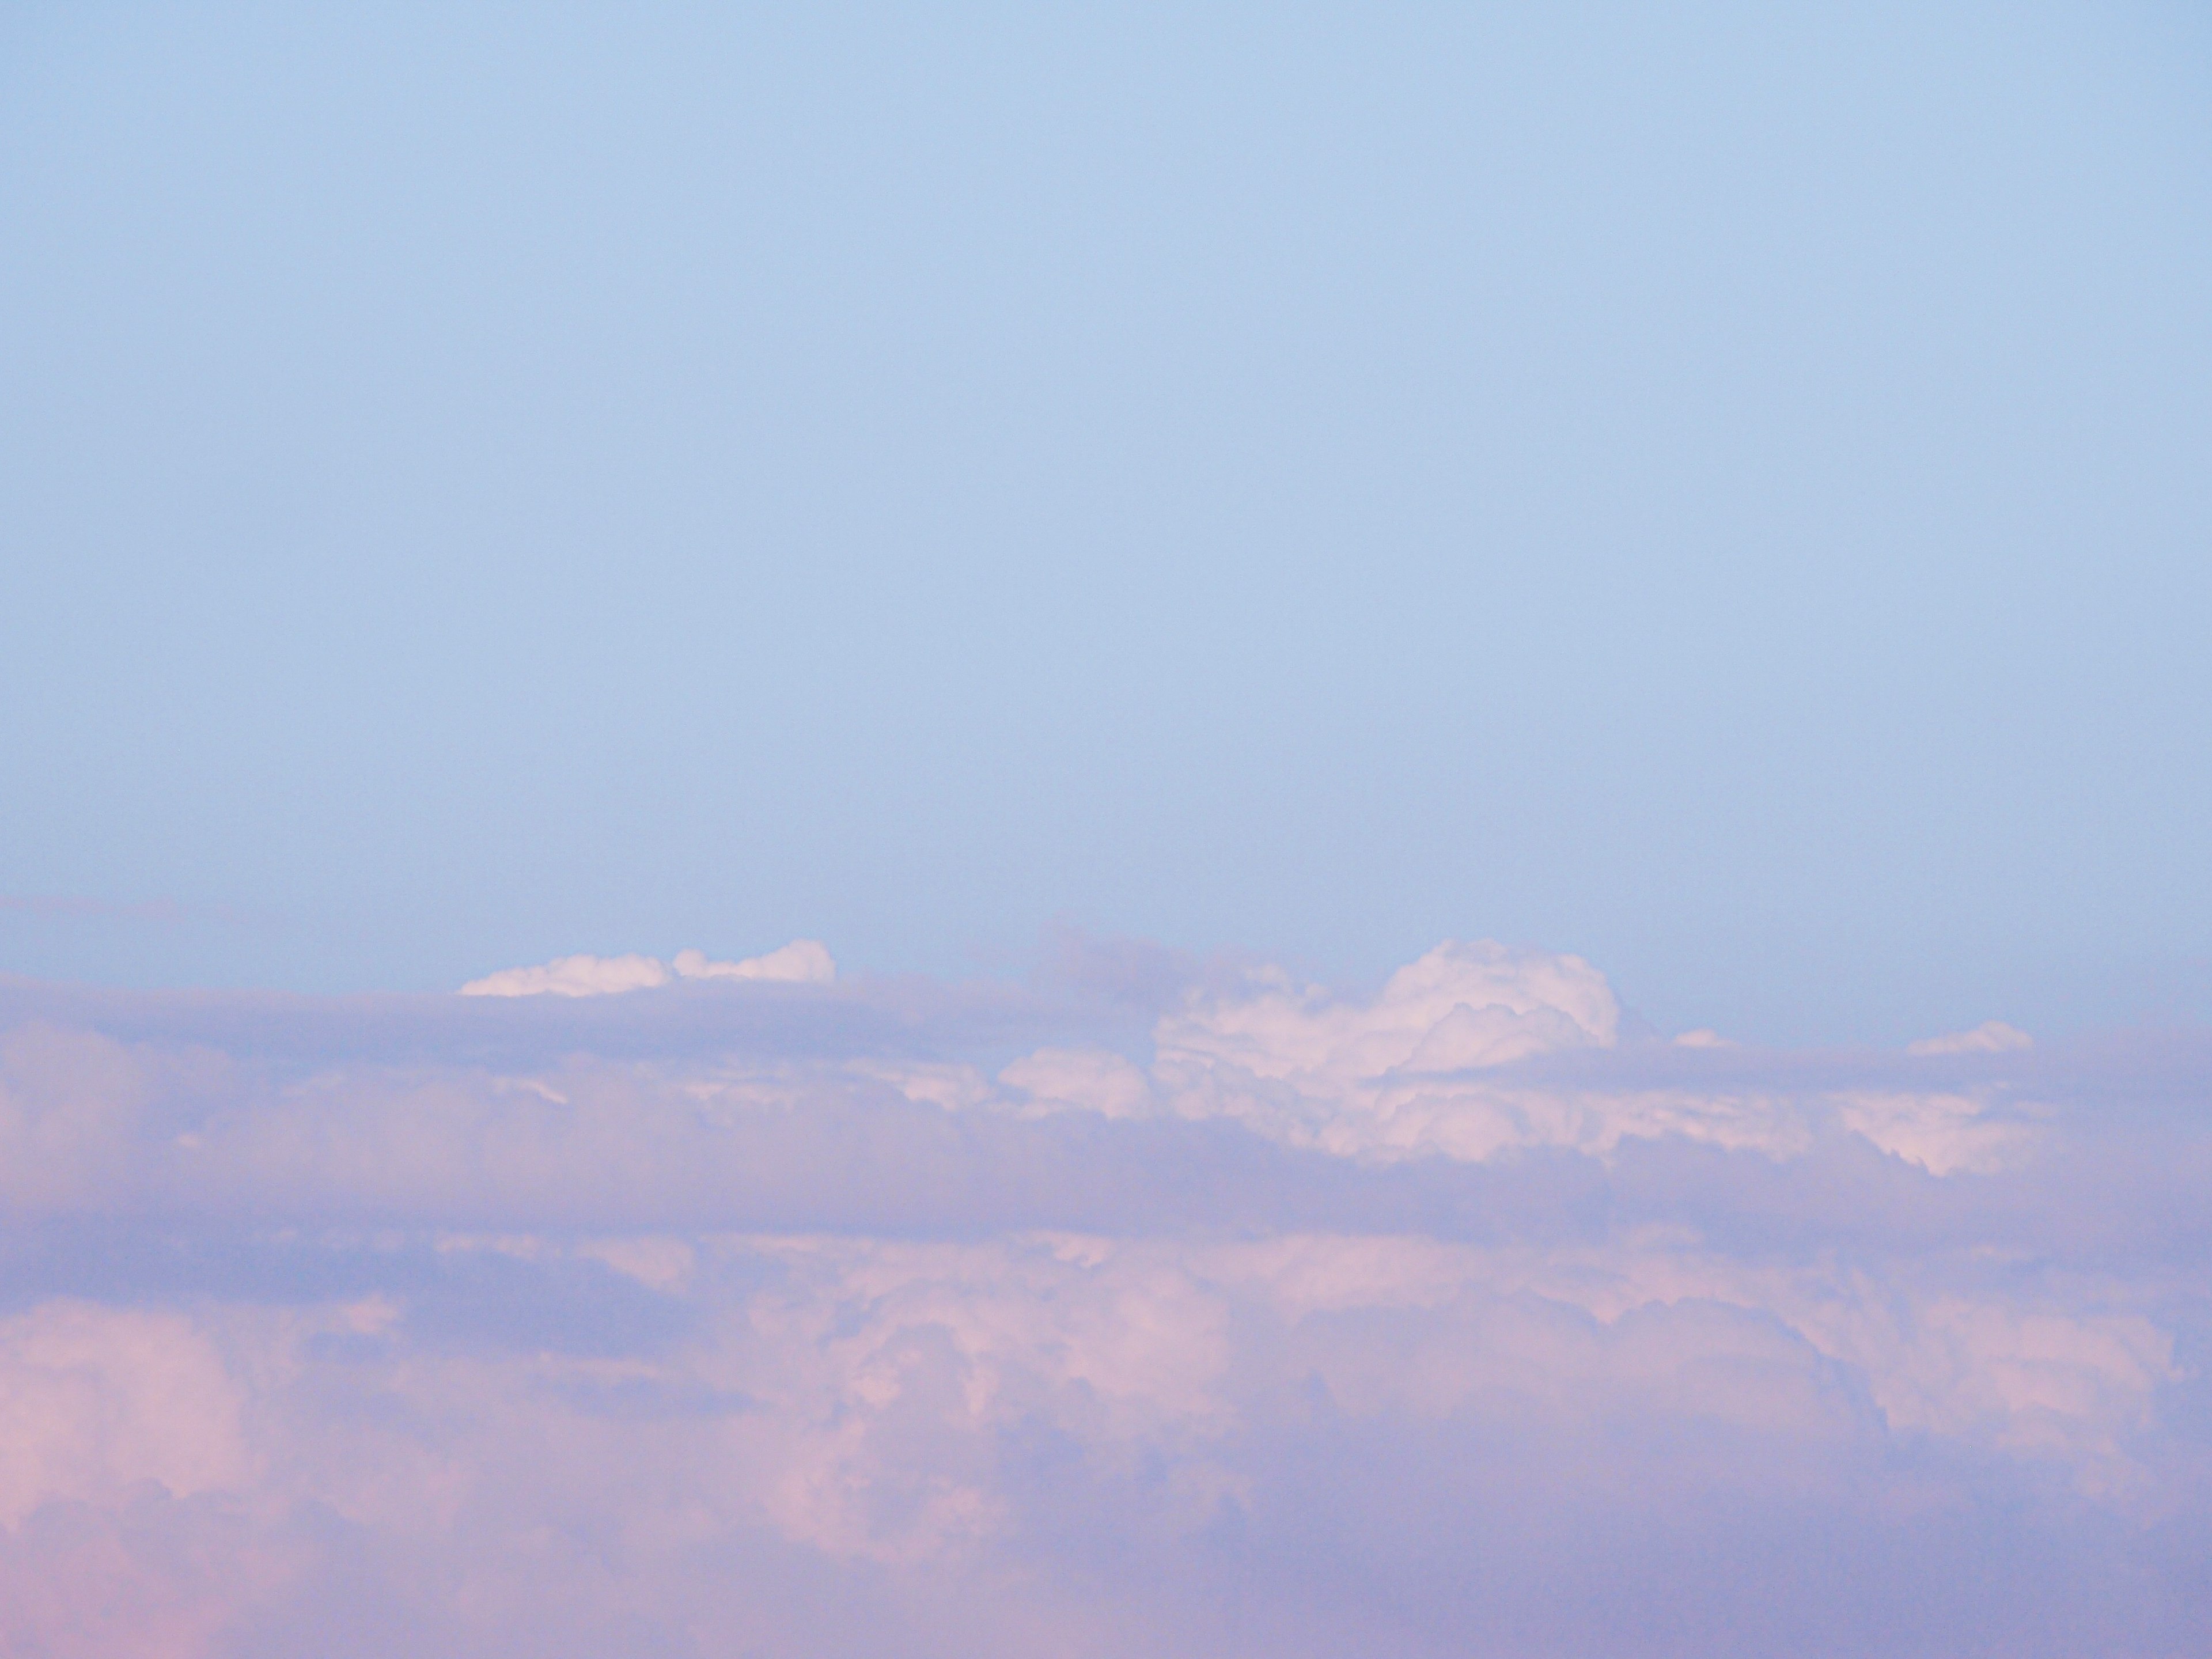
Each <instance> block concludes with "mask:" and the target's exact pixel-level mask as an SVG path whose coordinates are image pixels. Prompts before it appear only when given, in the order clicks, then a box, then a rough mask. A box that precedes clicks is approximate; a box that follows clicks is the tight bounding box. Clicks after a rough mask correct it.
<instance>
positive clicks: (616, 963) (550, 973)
mask: <svg viewBox="0 0 2212 1659" xmlns="http://www.w3.org/2000/svg"><path fill="white" fill-rule="evenodd" d="M672 965H673V966H674V968H675V970H676V971H675V977H677V978H678V979H762V980H798V981H805V982H808V983H816V984H826V983H828V982H829V981H831V980H834V979H836V977H837V964H836V962H835V961H834V960H833V959H832V958H831V957H830V955H829V951H828V949H827V948H826V947H825V946H823V945H821V944H820V943H819V942H818V941H817V940H814V939H793V940H792V942H791V943H790V944H788V945H785V946H784V947H783V948H782V949H781V950H780V951H769V953H768V954H767V955H766V956H759V957H746V958H745V959H744V961H742V962H715V961H713V960H710V959H709V958H708V956H707V954H706V952H705V951H678V952H677V953H676V960H675V963H673V964H672ZM669 966H670V964H665V963H662V962H660V961H659V959H658V958H657V957H640V956H629V957H590V956H575V957H555V958H554V959H553V960H552V961H551V962H549V963H545V964H544V965H543V966H542V967H537V968H507V969H501V971H500V972H498V973H496V974H487V975H485V976H484V977H483V978H482V979H472V980H471V981H469V982H468V983H467V984H465V985H464V986H463V987H461V994H462V995H463V996H465V997H530V996H556V997H598V996H612V995H616V994H620V993H622V992H624V991H644V990H650V989H652V988H653V987H654V986H657V985H665V984H667V983H668V982H669V979H670V974H669Z"/></svg>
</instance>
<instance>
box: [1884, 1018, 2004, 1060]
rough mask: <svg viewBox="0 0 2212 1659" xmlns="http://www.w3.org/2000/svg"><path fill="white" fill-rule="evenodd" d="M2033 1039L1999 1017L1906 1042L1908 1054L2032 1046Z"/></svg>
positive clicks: (1992, 1051)
mask: <svg viewBox="0 0 2212 1659" xmlns="http://www.w3.org/2000/svg"><path fill="white" fill-rule="evenodd" d="M2034 1046H2035V1039H2034V1038H2033V1037H2032V1036H2028V1034H2027V1032H2025V1031H2023V1030H2020V1029H2019V1028H2018V1027H2017V1026H2013V1025H2008V1024H2005V1023H2004V1022H2003V1021H2002V1020H2001V1019H1992V1020H1986V1021H1984V1023H1983V1024H1979V1025H1977V1026H1976V1027H1974V1029H1973V1030H1971V1031H1953V1032H1951V1033H1950V1034H1948V1036H1933V1037H1923V1038H1921V1039H1920V1041H1919V1042H1908V1043H1906V1044H1905V1053H1907V1054H2003V1053H2005V1052H2006V1051H2008V1050H2009V1049H2014V1048H2033V1047H2034Z"/></svg>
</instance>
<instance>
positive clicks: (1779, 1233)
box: [0, 942, 2212, 1656]
mask: <svg viewBox="0 0 2212 1659" xmlns="http://www.w3.org/2000/svg"><path fill="white" fill-rule="evenodd" d="M639 964H644V965H645V966H646V967H649V968H651V969H654V970H657V972H658V975H659V976H658V977H657V978H656V977H651V976H648V975H646V974H645V972H644V969H643V968H641V966H640V965H639ZM674 967H675V969H676V971H675V972H673V973H671V972H669V971H668V970H667V969H665V968H664V967H663V966H662V965H661V964H660V963H657V962H654V961H653V960H652V959H651V958H644V957H630V958H620V957H617V958H611V959H601V958H575V957H571V958H565V959H563V960H562V961H561V962H556V963H551V964H549V965H548V966H547V967H546V968H544V969H521V970H514V971H513V973H511V974H509V975H495V976H494V978H495V979H497V980H500V981H502V982H503V983H505V984H506V985H507V986H509V987H513V988H507V989H502V990H498V991H492V992H488V993H487V992H483V991H482V990H481V989H480V988H479V987H482V986H483V984H484V983H485V981H478V982H477V986H476V987H471V990H472V991H476V992H477V994H475V995H472V996H471V997H469V998H467V999H461V998H428V999H425V998H390V999H362V1000H349V1001H345V1002H340V1003H329V1002H313V1001H307V1000H288V999H269V998H259V999H255V998H246V997H238V998H209V997H191V998H179V997H162V996H131V995H124V994H100V993H86V992H68V991H63V990H60V989H57V988H52V987H37V986H27V985H14V986H6V987H0V1033H4V1035H0V1205H4V1206H5V1207H4V1214H5V1218H6V1222H5V1227H4V1230H0V1248H4V1250H5V1253H6V1266H7V1272H6V1273H5V1274H4V1275H0V1285H5V1287H6V1290H5V1296H4V1299H0V1421H4V1422H5V1423H7V1424H8V1425H9V1432H8V1434H7V1436H6V1437H5V1438H4V1441H0V1650H5V1651H11V1652H12V1651H37V1652H47V1653H57V1654H106V1653H120V1652H131V1653H162V1654H177V1655H207V1656H246V1655H263V1654H278V1653H294V1652H299V1651H304V1650H313V1651H317V1652H319V1653H327V1654H334V1655H336V1654H350V1653H360V1654H364V1655H365V1654H369V1653H388V1652H392V1651H395V1650H405V1651H409V1652H413V1653H423V1654H434V1655H435V1654H454V1655H460V1654H470V1655H476V1654H501V1653H514V1654H518V1655H519V1654H524V1653H528V1654H532V1655H538V1654H556V1655H558V1654H571V1653H573V1654H579V1655H581V1654H603V1653H606V1652H610V1651H621V1652H624V1653H635V1654H682V1655H719V1654H739V1653H769V1654H778V1653H792V1654H801V1653H804V1654H810V1655H811V1654H836V1653H844V1652H852V1653H855V1654H857V1653H862V1652H866V1653H870V1654H884V1653H913V1654H938V1653H944V1654H952V1653H961V1654H978V1653H981V1654H992V1653H1005V1654H1024V1655H1026V1654H1032V1653H1052V1654H1068V1655H1093V1654H1095V1655H1118V1654H1127V1653H1132V1652H1144V1653H1147V1654H1170V1655H1172V1654H1182V1653H1188V1654H1193V1655H1197V1654H1207V1655H1212V1654H1243V1653H1249V1654H1255V1655H1257V1654H1263V1653H1264V1654H1267V1655H1271V1656H1272V1655H1279V1654H1292V1655H1297V1654H1315V1655H1321V1654H1342V1653H1352V1652H1360V1653H1366V1652H1374V1651H1389V1652H1394V1653H1407V1654H1421V1653H1436V1654H1445V1653H1450V1654H1463V1653H1467V1652H1470V1651H1473V1652H1482V1653H1498V1654H1523V1653H1525V1654H1577V1653H1589V1654H1601V1653H1602V1654H1622V1653H1635V1654H1676V1653H1680V1654H1692V1653H1694V1654H1699V1655H1717V1654H1731V1653H1742V1654H1751V1653H1759V1654H1766V1653H1772V1652H1777V1651H1789V1652H1806V1653H1869V1654H1871V1653H1884V1654H1888V1653H1899V1652H1927V1653H1953V1652H1961V1651H1987V1652H2000V1651H2002V1652H2006V1653H2027V1654H2036V1653H2051V1654H2060V1653H2078V1652H2081V1651H2087V1650H2094V1651H2099V1652H2103V1653H2136V1654H2176V1655H2179V1654H2183V1653H2193V1652H2197V1651H2201V1650H2203V1645H2204V1643H2205V1640H2206V1638H2207V1637H2208V1635H2212V1593H2208V1591H2207V1590H2206V1589H2205V1587H2204V1583H2203V1576H2202V1573H2201V1571H2199V1570H2198V1567H2199V1564H2201V1561H2202V1559H2203V1556H2204V1552H2205V1549H2206V1548H2207V1547H2208V1546H2212V1394H2208V1392H2207V1389H2206V1388H2205V1385H2204V1383H2203V1351H2204V1343H2205V1339H2206V1336H2207V1334H2208V1330H2212V1321H2209V1320H2208V1310H2212V1297H2208V1295H2207V1292H2208V1290H2212V1285H2208V1284H2207V1281H2206V1271H2205V1268H2204V1266H2203V1264H2204V1262H2205V1261H2207V1260H2208V1259H2212V1257H2208V1246H2212V1236H2208V1235H2212V1225H2208V1224H2212V1206H2208V1202H2207V1195H2208V1194H2212V1143H2208V1139H2207V1136H2206V1133H2205V1127H2206V1126H2205V1121H2204V1103H2205V1099H2206V1084H2207V1081H2208V1079H2212V1046H2208V1045H2207V1044H2205V1043H2204V1042H2201V1041H2200V1040H2197V1039H2195V1038H2189V1037H2170V1038H2154V1037H2151V1036H2136V1037H2134V1038H2130V1039H2125V1040H2120V1039H2114V1040H2111V1041H2107V1042H2102V1043H2096V1044H2085V1045H2074V1046H2071V1047H2069V1046H2065V1045H2057V1046H2052V1045H2045V1046H2038V1045H2034V1044H2033V1043H2031V1042H2027V1039H2026V1038H2025V1036H2023V1035H2022V1034H2021V1033H2018V1032H2015V1031H2013V1030H2010V1028H2008V1027H2002V1026H1996V1025H1990V1026H1984V1027H1983V1028H1981V1029H1980V1030H1978V1031H1977V1032H1972V1033H1967V1034H1965V1035H1963V1036H1954V1037H1945V1038H1941V1039H1936V1040H1933V1041H1930V1042H1925V1043H1921V1044H1916V1045H1914V1047H1913V1050H1912V1051H1911V1052H1909V1053H1905V1054H1774V1053H1769V1052H1764V1051H1759V1050H1753V1049H1747V1048H1735V1047H1731V1046H1727V1045H1724V1044H1720V1043H1718V1042H1715V1041H1702V1042H1692V1043H1687V1044H1685V1043H1682V1042H1672V1043H1670V1042H1664V1041H1661V1040H1658V1039H1656V1038H1650V1037H1643V1038H1639V1037H1637V1036H1632V1030H1633V1022H1632V1021H1630V1020H1628V1019H1626V1018H1625V1017H1624V1016H1623V1014H1622V1012H1621V1010H1620V1007H1619V1006H1618V1004H1617V1002H1616V1000H1615V999H1614V997H1613V993H1612V991H1611V989H1610V987H1608V986H1607V982H1606V981H1605V979H1604V977H1603V976H1602V975H1601V974H1600V973H1598V972H1597V971H1596V970H1595V969H1593V968H1591V967H1590V966H1589V964H1587V963H1583V962H1580V961H1578V960H1577V959H1575V958H1572V957H1554V956H1548V955H1545V954H1542V953H1541V952H1534V951H1508V950H1505V949H1504V948H1501V947H1498V946H1496V945H1459V944H1446V945H1441V946H1439V947H1438V948H1437V950H1435V951H1431V952H1430V953H1428V954H1427V955H1426V956H1424V957H1421V958H1420V959H1419V961H1418V962H1415V963H1411V964H1409V965H1408V966H1407V967H1406V968H1405V969H1401V971H1400V972H1399V973H1397V974H1396V975H1393V976H1392V977H1391V978H1390V979H1389V981H1387V982H1386V983H1385V984H1384V985H1383V986H1382V987H1380V988H1379V989H1376V990H1375V991H1373V992H1371V993H1350V994H1347V993H1342V992H1336V991H1331V990H1329V989H1327V988H1324V987H1315V986H1311V985H1307V984H1304V983H1302V982H1300V981H1297V980H1296V979H1294V978H1293V977H1291V976H1290V975H1286V974H1285V973H1283V972H1282V971H1280V970H1279V969H1272V968H1267V967H1251V966H1245V967H1237V966H1227V967H1222V966H1209V965H1206V964H1194V963H1182V962H1180V961H1178V960H1176V959H1175V958H1173V957H1168V956H1166V955H1164V953H1159V952H1155V951H1148V950H1146V949H1145V948H1143V947H1135V946H1112V947H1082V948H1075V949H1071V951H1069V953H1068V954H1067V956H1066V959H1065V960H1064V961H1062V962H1061V963H1059V964H1057V968H1056V970H1055V972H1054V974H1053V975H1050V976H1048V977H1047V978H1046V979H1043V980H1041V981H1038V982H1036V983H1035V984H1033V985H1031V986H1030V987H1006V986H987V985H979V986H968V987H948V986H935V985H929V984H926V983H916V982H905V981H859V982H839V981H835V980H834V979H833V978H832V969H831V968H830V965H829V958H828V955H827V952H826V951H821V949H820V947H819V946H810V945H805V943H804V942H802V943H801V944H799V945H793V946H791V947H787V950H785V951H778V952H776V953H774V955H772V956H770V957H764V958H755V959H753V960H752V961H751V962H750V963H707V962H706V961H705V959H704V958H703V957H697V956H696V953H690V952H687V953H685V954H684V956H680V957H678V958H677V959H676V962H675V963H674ZM533 976H534V977H533ZM574 986H582V987H587V988H586V990H585V991H583V992H579V991H577V990H574V989H566V990H564V989H563V988H562V987H574ZM609 991H630V992H633V993H635V994H628V995H620V996H608V995H605V994H603V993H605V992H609ZM532 992H544V993H550V994H549V995H532V994H530V993H532ZM593 993H602V994H593ZM1704 1035H1705V1036H1706V1037H1708V1038H1709V1037H1710V1036H1711V1034H1704Z"/></svg>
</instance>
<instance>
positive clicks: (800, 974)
mask: <svg viewBox="0 0 2212 1659" xmlns="http://www.w3.org/2000/svg"><path fill="white" fill-rule="evenodd" d="M676 971H677V972H678V974H681V975H683V976H684V978H686V979H781V980H799V981H805V982H807V983H810V984H821V985H826V984H828V983H829V981H831V980H834V979H836V977H837V963H836V961H835V960H834V959H833V958H832V957H830V955H829V947H828V946H826V945H823V943H822V942H821V941H820V940H819V939H793V940H792V942H791V943H790V944H788V945H785V946H784V947H783V948H782V949H781V951H769V953H768V954H767V955H766V956H762V957H746V958H745V959H744V961H743V962H710V961H709V960H708V958H707V954H706V952H704V951H678V952H677V953H676Z"/></svg>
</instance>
